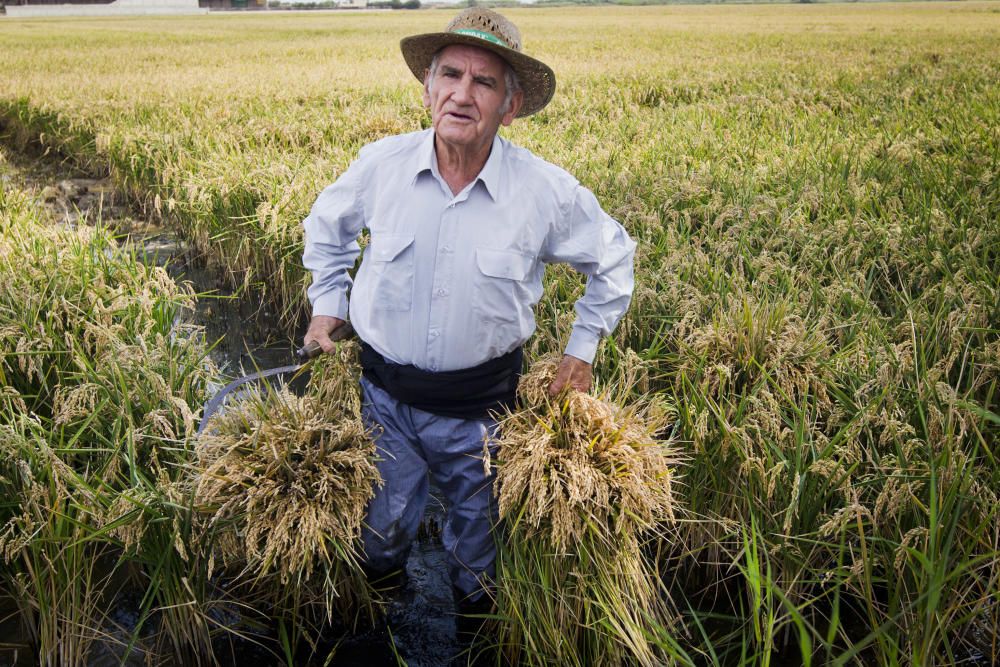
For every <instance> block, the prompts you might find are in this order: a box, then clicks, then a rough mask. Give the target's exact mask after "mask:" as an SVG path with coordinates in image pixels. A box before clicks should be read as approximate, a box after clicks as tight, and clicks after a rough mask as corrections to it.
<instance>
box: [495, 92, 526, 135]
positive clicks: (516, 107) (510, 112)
mask: <svg viewBox="0 0 1000 667" xmlns="http://www.w3.org/2000/svg"><path fill="white" fill-rule="evenodd" d="M523 104H524V91H521V90H519V91H517V92H516V93H514V94H513V95H511V97H510V109H507V113H505V114H504V115H503V118H501V119H500V123H501V124H502V125H503V126H504V127H506V126H507V125H510V124H511V123H513V122H514V118H516V117H517V112H518V111H520V110H521V105H523Z"/></svg>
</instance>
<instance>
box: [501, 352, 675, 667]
mask: <svg viewBox="0 0 1000 667" xmlns="http://www.w3.org/2000/svg"><path fill="white" fill-rule="evenodd" d="M557 366H558V357H550V358H547V359H542V360H539V361H538V362H536V363H535V364H534V365H533V367H532V369H531V371H530V372H529V373H528V374H527V375H525V376H524V377H523V378H522V380H521V386H520V388H519V397H520V399H521V401H522V403H523V405H524V406H525V407H524V408H523V409H522V410H519V411H517V412H514V413H512V414H510V415H508V416H507V417H506V418H505V419H504V420H503V421H502V424H501V433H502V436H501V438H500V441H499V454H498V456H499V463H498V478H497V485H498V488H499V497H500V498H499V503H500V517H501V520H502V522H503V523H502V526H501V527H500V529H499V535H498V541H499V549H500V556H499V565H498V574H497V590H496V597H497V607H498V614H499V616H500V618H501V619H502V622H501V623H500V624H499V626H498V629H497V636H498V637H499V644H500V647H501V649H502V651H503V652H504V654H505V659H506V660H507V661H508V662H509V663H512V664H513V663H518V661H519V660H520V661H522V662H523V663H524V664H539V665H542V664H572V665H615V664H623V663H632V662H635V663H636V664H642V665H653V664H659V663H660V662H661V661H662V660H663V657H664V656H663V655H662V653H661V652H660V651H659V649H658V647H657V645H656V644H655V643H653V642H651V641H650V636H651V635H652V634H654V632H655V628H657V627H659V626H662V625H666V624H669V623H671V622H672V619H673V613H672V611H673V610H672V609H671V607H670V604H669V599H668V597H667V595H666V592H665V590H664V589H663V588H662V587H661V586H660V583H659V577H658V574H657V570H656V567H655V564H654V562H653V561H652V559H651V557H650V554H649V553H648V551H646V547H647V546H648V541H649V540H650V539H651V538H652V537H653V536H654V535H655V533H656V530H657V528H658V527H661V526H665V525H667V523H668V522H669V521H670V520H672V519H673V515H674V511H675V507H674V504H675V499H674V495H673V486H672V484H673V478H674V476H675V475H676V471H675V469H674V466H675V464H676V460H675V458H674V455H673V453H672V452H671V450H670V448H669V446H668V445H667V443H665V442H663V441H661V440H660V439H659V438H658V434H660V433H661V432H662V431H663V429H664V427H665V426H666V421H667V419H668V417H669V412H668V411H666V410H663V409H662V408H661V407H660V406H656V405H649V406H646V407H645V408H644V409H642V410H641V411H640V409H639V408H638V407H636V406H633V407H632V408H629V409H626V408H621V407H618V406H616V405H614V404H612V403H608V402H605V401H602V400H601V399H599V398H595V397H592V396H590V395H589V394H583V393H579V392H564V393H563V394H561V395H560V396H559V397H557V398H556V399H551V398H549V396H548V393H547V392H548V386H549V384H551V382H552V381H553V380H554V379H555V372H556V368H557Z"/></svg>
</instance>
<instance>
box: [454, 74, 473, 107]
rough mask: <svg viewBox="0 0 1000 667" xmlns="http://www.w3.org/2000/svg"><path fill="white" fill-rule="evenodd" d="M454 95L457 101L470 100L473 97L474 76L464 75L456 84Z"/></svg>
mask: <svg viewBox="0 0 1000 667" xmlns="http://www.w3.org/2000/svg"><path fill="white" fill-rule="evenodd" d="M452 97H453V98H454V100H455V101H456V102H462V103H464V102H468V101H469V100H471V99H472V77H470V76H468V77H467V76H463V77H462V78H461V80H460V81H459V82H458V84H457V85H456V86H455V90H454V92H453V94H452Z"/></svg>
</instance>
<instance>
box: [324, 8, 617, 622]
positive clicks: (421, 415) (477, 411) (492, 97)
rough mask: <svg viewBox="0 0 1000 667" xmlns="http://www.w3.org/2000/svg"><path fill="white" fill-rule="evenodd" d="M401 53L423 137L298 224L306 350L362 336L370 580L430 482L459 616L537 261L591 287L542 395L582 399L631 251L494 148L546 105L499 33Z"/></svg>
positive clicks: (411, 523) (361, 168)
mask: <svg viewBox="0 0 1000 667" xmlns="http://www.w3.org/2000/svg"><path fill="white" fill-rule="evenodd" d="M400 46H401V49H402V52H403V56H404V58H405V59H406V62H407V64H408V65H409V67H410V69H411V70H412V72H413V73H414V75H416V76H417V78H418V79H419V80H421V81H422V82H423V87H424V90H423V101H424V104H425V105H426V106H427V108H428V109H430V113H431V121H432V125H433V127H432V128H431V129H428V130H424V131H422V132H414V133H411V134H405V135H401V136H394V137H388V138H386V139H383V140H381V141H377V142H375V143H373V144H371V145H368V146H366V147H364V148H363V149H362V150H361V152H360V155H359V156H358V159H357V160H356V161H355V162H354V163H352V164H351V166H350V167H349V168H348V169H347V170H346V171H345V172H344V173H343V174H342V175H341V176H340V178H339V179H337V181H336V182H335V183H334V184H333V185H330V186H329V187H327V188H326V189H325V190H323V192H322V194H321V195H320V196H319V198H318V199H317V200H316V203H315V204H314V206H313V208H312V211H311V212H310V214H309V217H308V218H306V220H305V223H304V224H305V232H306V248H305V255H304V264H305V266H306V268H308V269H309V270H310V271H311V272H312V275H313V283H312V286H311V287H310V288H309V298H310V301H311V302H312V306H313V318H312V321H311V323H310V325H309V330H308V332H307V333H306V336H305V342H306V343H309V342H312V341H316V342H318V343H319V344H320V345H321V346H322V347H323V349H324V350H326V351H329V350H331V349H332V347H333V343H332V342H331V340H330V335H331V334H332V332H333V331H334V330H335V329H336V328H337V327H339V326H342V325H343V324H344V321H345V320H346V319H348V315H349V316H350V320H351V322H352V324H353V326H354V329H355V330H356V331H357V333H358V336H359V337H360V338H361V340H362V355H361V360H362V367H363V378H362V380H361V385H362V391H363V398H364V406H363V412H364V418H365V419H366V421H367V422H369V423H370V424H372V425H376V426H377V427H378V428H377V429H376V433H377V447H378V452H379V455H380V457H381V461H380V462H379V469H380V471H381V473H382V478H383V480H384V484H383V486H382V487H381V488H379V489H377V490H376V494H375V497H374V499H373V500H372V501H371V504H370V505H369V507H368V516H367V521H366V524H367V525H366V528H365V532H364V547H365V553H366V558H367V563H368V567H369V568H370V569H371V570H372V571H373V572H376V573H388V572H391V571H394V570H399V569H400V568H402V567H403V566H404V565H405V560H406V557H407V554H408V552H409V548H410V544H411V542H412V540H413V539H414V536H415V535H416V532H417V528H418V526H419V524H420V521H421V518H422V515H423V511H424V505H425V502H426V500H427V495H428V471H429V472H430V475H432V476H433V478H434V481H435V483H436V484H437V485H438V487H440V489H441V490H442V492H443V493H444V495H445V496H446V497H447V500H448V501H449V504H450V508H449V510H448V515H447V519H446V522H445V525H444V527H443V531H442V541H443V542H444V546H445V548H446V550H447V552H448V554H449V557H450V569H451V577H452V583H453V585H454V588H455V591H456V596H457V597H458V599H459V601H460V603H462V602H464V603H466V604H467V603H469V602H473V603H474V602H475V601H476V600H477V599H480V598H482V596H483V593H484V590H485V589H486V588H488V586H489V583H490V581H491V578H492V576H493V568H494V560H495V553H496V552H495V547H494V543H493V538H492V535H491V528H492V524H493V521H494V520H495V499H494V495H493V493H492V488H491V487H492V482H493V480H492V478H491V477H490V476H489V473H488V472H487V471H486V470H484V466H483V461H482V456H483V449H484V445H487V446H488V445H489V442H490V437H491V435H492V434H493V432H494V428H495V422H494V421H493V419H492V417H491V414H492V413H493V411H497V410H500V409H502V408H503V407H504V406H509V405H512V403H513V401H514V391H515V389H516V386H517V378H518V375H519V374H520V371H521V364H522V357H521V346H522V344H523V343H524V342H525V341H526V340H527V339H528V337H530V336H531V334H532V332H533V331H534V328H535V320H534V313H533V308H534V306H535V304H536V303H537V302H538V300H539V298H541V295H542V275H543V273H544V270H545V264H546V263H549V262H567V263H569V264H570V265H571V266H573V267H574V268H575V269H577V270H578V271H580V272H582V273H584V274H586V275H587V276H588V280H587V287H586V291H585V293H584V295H583V296H582V297H581V298H580V300H579V301H577V303H576V312H577V319H576V322H575V324H574V326H573V331H572V334H571V335H570V337H569V340H568V342H567V344H566V347H565V356H564V357H563V361H562V364H561V366H560V368H559V372H558V375H557V378H556V380H555V381H554V382H553V384H552V386H551V387H550V391H551V392H552V393H553V394H555V393H557V392H559V391H560V390H562V389H563V388H565V387H571V388H573V389H576V390H580V391H587V390H589V388H590V384H591V366H590V364H591V362H592V361H593V358H594V354H595V352H596V350H597V345H598V342H599V341H600V338H601V337H602V336H607V335H608V334H609V333H610V332H611V330H612V329H613V328H614V327H615V325H616V324H617V322H618V320H619V319H620V318H621V316H622V314H623V313H624V312H625V310H626V308H627V307H628V304H629V301H630V299H631V293H632V283H633V279H632V261H633V255H634V251H635V243H634V242H633V241H632V240H631V239H630V238H629V236H628V234H627V233H626V232H625V230H624V229H623V228H622V226H621V225H620V224H618V223H617V222H616V221H615V220H613V219H612V218H611V217H609V216H608V215H607V214H606V213H605V212H604V211H603V210H601V207H600V205H599V204H598V203H597V200H596V198H595V197H594V195H593V194H592V193H591V192H590V191H589V190H587V189H586V188H584V187H583V186H581V185H580V184H579V183H578V182H577V181H576V179H574V178H573V177H572V176H570V175H569V174H567V173H566V172H565V171H563V170H562V169H560V168H558V167H556V166H554V165H552V164H549V163H548V162H545V161H544V160H542V159H540V158H538V157H536V156H534V155H532V154H531V153H530V152H528V151H527V150H525V149H523V148H519V147H517V146H515V145H513V144H511V143H509V142H507V141H505V140H504V139H501V138H500V137H499V136H498V135H497V130H498V129H499V127H500V126H501V125H510V124H511V122H512V121H513V120H514V119H515V118H517V117H520V116H527V115H530V114H533V113H535V112H537V111H539V110H541V109H542V108H543V107H544V106H545V105H546V104H547V103H548V102H549V100H550V99H551V98H552V94H553V92H554V91H555V75H554V74H553V73H552V70H551V69H550V68H549V67H548V66H546V65H545V64H543V63H541V62H540V61H538V60H535V59H534V58H530V57H528V56H527V55H525V54H524V53H522V51H521V40H520V35H519V33H518V30H517V28H516V27H515V26H514V25H513V24H512V23H511V22H510V21H508V20H507V19H505V18H504V17H503V16H501V15H500V14H497V13H495V12H492V11H490V10H486V9H480V8H471V9H468V10H465V11H463V12H462V13H461V14H459V15H458V16H457V17H456V18H455V19H454V20H453V21H452V22H451V23H450V24H449V25H448V27H447V29H446V30H445V32H442V33H431V34H424V35H417V36H414V37H408V38H406V39H403V40H402V42H401V43H400ZM365 228H367V229H368V230H369V232H370V235H371V241H370V243H369V245H368V248H367V249H366V250H365V253H364V257H363V260H362V262H361V266H360V268H359V269H358V272H357V276H356V279H355V281H353V287H352V280H351V278H350V276H349V274H348V269H349V268H351V267H352V266H353V265H354V262H355V260H356V258H357V256H358V254H359V253H360V248H359V246H358V244H357V237H358V235H359V233H360V232H361V230H362V229H365ZM348 290H350V291H351V296H350V303H349V304H348ZM461 607H462V604H460V608H461Z"/></svg>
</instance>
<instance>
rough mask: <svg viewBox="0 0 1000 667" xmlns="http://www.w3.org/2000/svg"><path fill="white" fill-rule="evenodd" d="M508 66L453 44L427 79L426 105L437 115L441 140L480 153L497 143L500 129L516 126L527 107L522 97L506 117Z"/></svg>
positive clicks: (433, 119)
mask: <svg viewBox="0 0 1000 667" xmlns="http://www.w3.org/2000/svg"><path fill="white" fill-rule="evenodd" d="M505 68H506V65H505V63H504V61H503V60H502V59H501V58H500V57H499V56H498V55H496V54H495V53H492V52H490V51H487V50H485V49H480V48H476V47H474V46H465V45H462V44H453V45H451V46H447V47H445V48H444V49H443V50H442V51H441V53H440V54H439V56H438V64H437V70H436V71H435V72H434V77H433V80H431V79H429V78H425V81H424V105H425V106H427V108H429V109H430V110H431V122H432V123H433V124H434V132H435V133H436V135H437V137H438V138H439V139H440V140H441V141H443V142H445V143H446V144H451V145H454V146H456V147H458V148H465V149H472V150H477V149H481V148H482V147H483V146H484V145H486V144H487V143H491V142H492V141H493V137H494V135H496V133H497V130H498V129H499V127H500V125H510V124H511V122H513V120H514V117H515V116H516V115H517V112H518V110H519V109H520V108H521V102H522V100H523V95H522V94H521V92H520V91H518V92H516V93H515V94H514V96H513V98H512V99H511V104H510V108H509V109H508V110H507V111H506V112H505V113H501V107H502V106H503V101H504V96H505V94H506V83H505V81H504V71H505Z"/></svg>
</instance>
